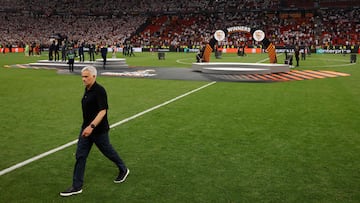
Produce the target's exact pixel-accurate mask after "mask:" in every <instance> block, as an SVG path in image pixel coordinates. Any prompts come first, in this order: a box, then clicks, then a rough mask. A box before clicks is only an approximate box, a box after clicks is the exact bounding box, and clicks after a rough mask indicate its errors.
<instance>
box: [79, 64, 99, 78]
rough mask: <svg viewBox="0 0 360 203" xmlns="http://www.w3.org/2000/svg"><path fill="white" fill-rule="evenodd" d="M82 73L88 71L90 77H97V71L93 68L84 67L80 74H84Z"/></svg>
mask: <svg viewBox="0 0 360 203" xmlns="http://www.w3.org/2000/svg"><path fill="white" fill-rule="evenodd" d="M84 71H89V72H90V73H91V75H95V76H97V70H96V68H95V67H94V66H85V67H84V68H83V69H82V70H81V72H84Z"/></svg>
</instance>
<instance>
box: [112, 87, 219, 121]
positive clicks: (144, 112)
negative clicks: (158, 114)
mask: <svg viewBox="0 0 360 203" xmlns="http://www.w3.org/2000/svg"><path fill="white" fill-rule="evenodd" d="M215 83H216V82H211V83H208V84H206V85H203V86H201V87H199V88H197V89H194V90H192V91H190V92H187V93H185V94H182V95H180V96H178V97H175V98H173V99H170V100H169V101H166V102H164V103H162V104H159V105H157V106H154V107H152V108H150V109H148V110H145V111H143V112H140V113H138V114H135V115H133V116H131V117H129V118H126V119H124V120H122V121H119V122H117V123H114V124H112V125H111V126H110V128H114V127H116V126H119V125H121V124H123V123H126V122H128V121H130V120H132V119H135V118H137V117H139V116H141V115H144V114H146V113H148V112H150V111H153V110H155V109H158V108H160V107H162V106H165V105H167V104H170V103H172V102H174V101H176V100H179V99H181V98H183V97H186V96H188V95H190V94H192V93H194V92H197V91H199V90H201V89H204V88H206V87H208V86H210V85H213V84H215Z"/></svg>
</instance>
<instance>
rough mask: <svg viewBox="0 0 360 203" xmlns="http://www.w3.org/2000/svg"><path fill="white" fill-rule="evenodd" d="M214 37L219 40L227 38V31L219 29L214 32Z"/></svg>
mask: <svg viewBox="0 0 360 203" xmlns="http://www.w3.org/2000/svg"><path fill="white" fill-rule="evenodd" d="M214 37H215V39H216V40H217V41H223V40H224V39H225V32H224V31H222V30H217V31H216V32H215V34H214Z"/></svg>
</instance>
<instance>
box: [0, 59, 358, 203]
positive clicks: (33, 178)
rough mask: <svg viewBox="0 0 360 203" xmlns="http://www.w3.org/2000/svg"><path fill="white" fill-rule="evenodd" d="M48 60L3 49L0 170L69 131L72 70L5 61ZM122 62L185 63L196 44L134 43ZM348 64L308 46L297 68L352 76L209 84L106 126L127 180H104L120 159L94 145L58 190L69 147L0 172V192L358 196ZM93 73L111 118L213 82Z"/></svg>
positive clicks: (235, 198) (180, 197)
mask: <svg viewBox="0 0 360 203" xmlns="http://www.w3.org/2000/svg"><path fill="white" fill-rule="evenodd" d="M119 57H120V56H119ZM44 58H46V56H45V54H44V56H41V57H25V56H24V55H23V54H14V53H13V54H6V55H2V54H1V55H0V82H1V85H0V109H1V110H0V149H1V150H0V160H1V161H0V170H3V169H6V168H8V167H10V166H13V165H15V164H17V163H19V162H22V161H24V160H27V159H29V158H31V157H34V156H36V155H38V154H41V153H43V152H46V151H48V150H51V149H53V148H56V147H58V146H60V145H63V144H65V143H68V142H71V141H73V140H75V139H76V138H77V135H78V132H79V130H80V125H81V105H80V99H81V96H82V94H83V90H84V87H83V85H82V82H81V78H80V77H79V75H61V74H57V73H56V71H55V70H41V69H40V70H35V69H19V68H7V67H8V66H9V65H12V64H24V63H28V62H34V61H36V60H38V59H44ZM266 58H267V55H265V54H249V55H247V56H246V57H237V56H236V55H232V54H224V55H223V58H222V59H215V57H212V59H211V60H212V61H214V62H219V61H232V62H258V61H261V60H263V59H266ZM126 60H127V63H128V64H129V65H130V66H149V67H183V68H186V67H190V66H191V63H192V62H194V60H195V54H192V53H187V54H186V53H167V54H166V59H165V60H161V61H160V60H157V57H156V53H136V56H135V57H127V58H126ZM283 60H284V57H283V55H279V63H281V62H283ZM264 62H266V61H264ZM349 62H350V56H349V55H346V56H343V55H340V54H339V55H333V54H324V55H317V54H312V55H311V57H308V58H307V59H306V61H300V67H299V68H297V69H301V70H302V69H309V70H333V71H339V72H344V73H348V74H351V76H349V77H337V78H326V79H314V80H303V81H291V82H274V83H246V82H217V83H215V84H213V85H211V86H209V87H207V88H204V89H202V90H200V91H198V92H196V93H193V94H191V95H189V96H186V97H184V98H182V99H180V100H177V101H175V102H173V103H170V104H168V105H166V106H163V107H161V108H159V109H157V110H154V111H152V112H150V113H147V114H145V115H143V116H140V117H138V118H136V119H134V120H131V121H130V122H127V123H125V124H123V125H120V126H117V127H115V128H112V129H111V131H110V139H111V142H112V144H113V146H114V147H115V148H116V150H117V151H118V152H119V154H120V156H121V157H122V158H123V159H124V161H125V162H126V164H127V165H128V167H129V168H130V170H131V174H130V175H129V177H128V179H127V180H126V182H124V183H122V184H114V183H113V182H112V181H113V179H114V178H115V177H116V175H117V169H116V167H115V166H114V165H113V164H112V163H111V162H110V161H109V160H107V159H106V158H105V157H104V156H103V155H102V154H101V153H100V152H99V150H98V149H97V148H96V147H95V146H94V147H93V149H92V151H91V153H90V156H89V158H88V162H87V167H86V172H85V185H84V188H83V189H84V191H83V193H82V194H80V195H77V196H73V197H68V198H63V197H60V196H59V192H60V191H62V190H64V189H66V188H67V187H68V186H70V185H71V180H72V171H73V165H74V162H75V158H74V153H75V149H76V146H75V145H73V146H71V147H68V148H66V149H64V150H61V151H59V152H56V153H54V154H51V155H49V156H47V157H45V158H42V159H40V160H37V161H35V162H32V163H30V164H28V165H25V166H24V167H21V168H19V169H16V170H14V171H12V172H9V173H7V174H5V175H2V176H0V202H4V203H5V202H36V203H37V202H144V203H148V202H197V203H198V202H360V170H359V169H360V160H359V154H360V145H359V143H360V127H359V126H360V119H359V115H360V108H359V105H360V91H359V90H360V82H359V81H360V65H359V64H350V63H349ZM98 82H99V83H101V84H102V85H104V86H105V88H106V89H107V91H108V97H109V105H110V109H109V122H110V124H113V123H116V122H118V121H120V120H123V119H125V118H128V117H130V116H132V115H135V114H137V113H139V112H142V111H144V110H146V109H149V108H151V107H153V106H156V105H158V104H161V103H163V102H165V101H168V100H170V99H172V98H175V97H177V96H179V95H182V94H184V93H186V92H189V91H191V90H193V89H196V88H199V87H201V86H203V85H205V84H207V83H209V82H205V81H181V80H155V79H140V78H136V79H135V78H117V77H105V76H99V78H98Z"/></svg>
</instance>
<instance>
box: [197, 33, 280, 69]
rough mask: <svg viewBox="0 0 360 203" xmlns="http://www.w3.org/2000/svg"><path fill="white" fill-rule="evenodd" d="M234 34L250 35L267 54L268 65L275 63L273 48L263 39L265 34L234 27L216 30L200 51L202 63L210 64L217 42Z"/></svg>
mask: <svg viewBox="0 0 360 203" xmlns="http://www.w3.org/2000/svg"><path fill="white" fill-rule="evenodd" d="M235 32H248V33H250V34H251V35H252V36H253V38H254V39H255V40H256V41H259V42H262V45H263V47H264V48H265V50H266V52H267V53H268V56H269V60H270V63H277V59H276V50H275V46H274V45H273V44H272V43H271V42H270V41H269V39H267V38H266V37H265V33H264V32H263V31H262V30H258V29H251V28H249V27H246V26H234V27H229V28H226V29H223V30H217V31H216V32H215V34H214V37H213V38H212V39H211V40H210V41H209V42H208V43H207V44H206V45H205V48H204V50H202V53H201V54H202V61H203V62H210V55H211V53H212V51H213V50H214V49H215V46H216V44H217V42H218V41H222V40H224V39H225V37H226V36H228V35H230V34H231V33H235Z"/></svg>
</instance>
